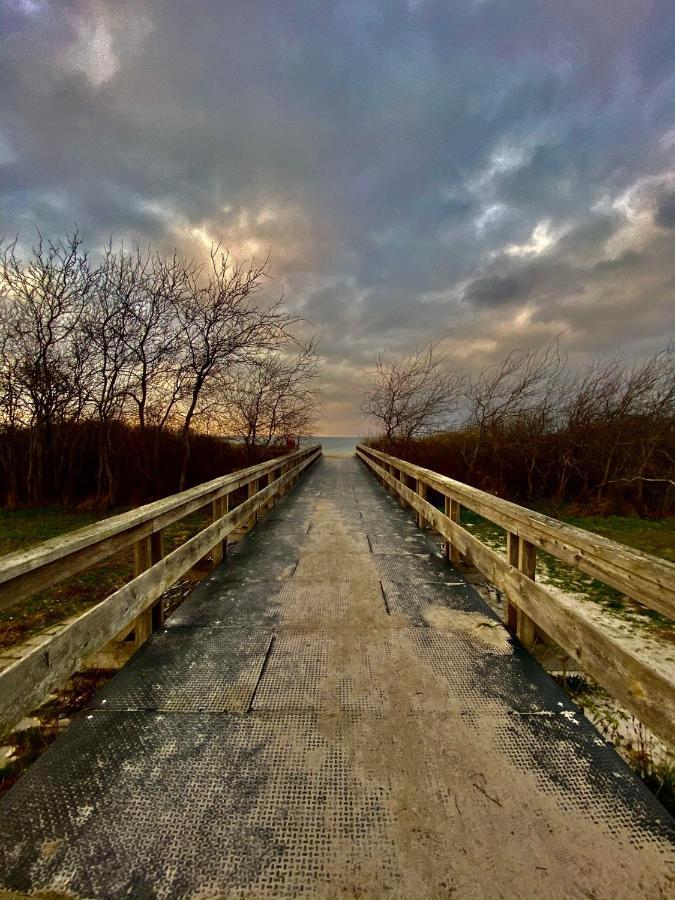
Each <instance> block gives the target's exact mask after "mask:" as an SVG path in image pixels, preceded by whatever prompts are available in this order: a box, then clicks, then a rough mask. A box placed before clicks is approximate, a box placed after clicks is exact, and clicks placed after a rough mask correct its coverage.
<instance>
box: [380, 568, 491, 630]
mask: <svg viewBox="0 0 675 900" xmlns="http://www.w3.org/2000/svg"><path fill="white" fill-rule="evenodd" d="M454 577H455V578H456V580H453V581H444V582H442V583H439V582H437V581H433V582H421V581H420V582H416V583H414V584H409V583H406V582H402V583H396V582H393V581H383V582H382V590H383V593H384V597H385V602H386V604H387V609H388V611H389V613H390V615H391V616H393V617H395V618H401V619H404V620H405V621H406V622H408V623H409V624H411V625H418V626H423V627H426V628H444V627H453V620H452V619H451V618H450V619H449V618H448V616H447V612H448V611H452V610H461V611H463V612H475V613H479V614H480V615H482V616H485V617H486V618H487V619H490V620H491V621H492V622H493V623H494V624H495V625H499V626H500V627H501V622H500V620H499V618H498V617H497V615H496V614H495V613H494V612H493V610H492V609H491V608H490V607H489V606H488V605H487V603H485V602H484V601H483V600H482V598H481V597H480V596H479V595H478V592H477V591H476V589H475V588H473V587H472V586H471V585H470V584H467V583H466V582H465V581H464V580H463V579H461V577H460V576H454ZM455 624H456V623H455Z"/></svg>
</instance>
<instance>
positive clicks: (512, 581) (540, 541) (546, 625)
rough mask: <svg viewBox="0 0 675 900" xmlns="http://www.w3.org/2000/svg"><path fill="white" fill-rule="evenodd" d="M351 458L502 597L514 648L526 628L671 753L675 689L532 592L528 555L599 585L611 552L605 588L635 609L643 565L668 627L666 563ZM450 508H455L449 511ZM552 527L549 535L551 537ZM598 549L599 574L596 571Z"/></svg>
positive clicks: (635, 656) (365, 453) (413, 472)
mask: <svg viewBox="0 0 675 900" xmlns="http://www.w3.org/2000/svg"><path fill="white" fill-rule="evenodd" d="M357 455H358V456H359V458H360V459H361V460H362V461H363V462H364V463H365V464H366V465H367V466H368V467H369V468H370V469H371V470H372V471H373V472H374V474H375V475H376V476H377V477H378V478H379V479H380V480H381V481H382V482H383V483H384V484H386V485H388V486H389V487H390V488H392V489H393V490H394V491H395V492H396V493H397V494H398V495H399V496H400V497H401V498H402V499H403V500H404V501H405V502H406V503H408V504H409V505H410V506H411V507H412V508H413V509H414V510H415V511H416V512H417V513H418V516H420V517H421V518H422V519H424V520H426V521H427V522H429V524H430V525H431V526H432V527H433V528H434V529H435V530H436V531H438V532H439V534H441V535H442V536H443V537H444V538H445V540H446V545H447V547H448V549H449V555H450V556H451V558H452V559H454V560H455V561H458V559H459V557H463V558H464V559H465V560H466V561H470V562H471V564H473V565H475V566H476V567H477V568H478V569H479V570H480V571H481V572H482V573H483V575H484V576H485V577H486V578H487V579H488V580H489V581H490V582H491V583H492V584H494V585H495V586H496V587H497V588H499V589H500V590H501V591H503V593H504V595H505V596H506V599H507V624H508V625H509V626H510V627H511V629H512V630H515V631H516V632H517V633H518V636H519V637H520V638H521V639H524V643H526V644H529V643H532V639H533V637H534V625H535V624H536V626H537V627H538V628H539V629H541V631H542V632H543V633H544V634H546V635H548V636H549V637H550V638H551V639H552V640H554V641H555V642H556V643H557V644H558V645H559V646H560V647H562V649H563V650H564V651H565V652H566V653H567V654H569V656H570V657H571V658H572V659H574V660H575V661H576V663H577V664H578V666H579V668H580V669H582V670H584V671H585V672H587V673H588V674H589V675H590V676H591V677H593V678H595V679H596V681H598V683H599V684H601V685H602V686H603V687H604V688H605V689H606V690H608V691H609V693H610V694H612V695H613V696H614V697H616V699H617V700H618V701H619V702H620V703H622V704H623V705H624V706H625V707H626V708H627V709H628V710H630V711H631V712H632V713H633V714H634V715H636V716H637V717H638V719H640V721H642V722H643V723H644V724H645V725H646V726H647V727H648V728H650V729H651V730H652V731H653V732H654V733H655V734H657V735H659V736H660V737H661V738H663V739H664V740H665V741H666V742H667V743H669V744H670V745H671V746H673V745H675V683H674V682H673V679H672V677H668V675H667V674H666V672H665V671H664V670H662V669H657V668H655V667H654V666H653V665H650V663H649V660H648V659H646V658H644V656H643V655H642V654H641V653H640V652H638V651H636V650H635V649H634V648H633V647H631V646H630V644H629V643H627V642H622V641H621V640H619V639H617V637H616V636H615V635H613V634H612V633H611V632H610V631H609V630H608V629H606V628H603V626H602V624H601V623H599V622H597V621H594V620H593V619H591V618H589V617H588V616H586V615H584V613H583V611H581V610H580V609H579V607H578V605H577V604H575V603H574V602H572V600H570V601H567V600H566V599H565V597H564V596H563V595H560V594H557V593H556V594H554V593H553V592H551V591H549V590H547V589H546V587H545V586H543V585H542V584H540V583H537V582H536V581H535V565H534V561H535V560H534V552H535V550H534V548H535V546H539V547H542V548H543V549H544V550H546V551H547V552H549V553H552V555H554V556H557V557H558V558H559V559H562V560H563V561H564V562H571V564H572V565H575V566H576V567H577V568H579V569H581V570H582V571H585V572H588V570H589V569H591V570H592V571H590V572H589V574H592V575H593V576H594V577H595V578H598V579H599V580H602V581H605V580H606V579H605V578H604V577H602V573H603V572H604V571H605V567H606V566H607V565H608V557H607V556H606V554H607V551H608V548H609V547H611V546H613V547H616V548H617V553H618V556H619V558H620V563H619V565H618V566H617V570H616V571H615V572H614V574H613V582H606V583H613V584H614V586H618V587H619V588H620V589H623V586H624V584H626V583H628V584H630V588H631V590H630V592H629V591H628V590H626V591H625V593H629V594H630V596H633V597H635V599H641V594H640V592H639V590H638V585H639V584H640V583H641V580H642V579H643V578H644V579H645V581H647V583H648V584H649V585H652V584H653V583H654V578H653V577H652V578H650V577H648V576H645V575H644V570H645V566H646V562H647V561H650V560H652V559H653V560H654V563H655V564H656V567H657V568H658V576H657V577H658V582H659V583H660V584H661V586H662V591H663V595H662V597H661V602H660V603H659V604H658V606H657V604H656V603H654V602H653V598H652V596H651V594H650V593H648V594H647V599H646V601H644V600H643V601H642V602H645V605H647V606H650V607H651V608H653V609H656V608H658V609H659V611H660V612H666V611H667V610H670V611H671V613H670V617H671V618H672V610H673V591H674V589H675V566H672V565H670V564H669V563H665V564H664V565H661V560H658V559H656V558H653V557H651V556H648V555H647V554H644V553H640V552H639V551H632V550H631V549H630V548H628V547H623V546H622V545H621V544H616V543H615V542H614V541H604V540H603V539H601V545H600V543H599V542H597V541H596V540H595V536H594V535H590V534H587V533H586V532H584V531H583V530H582V529H579V528H571V527H570V526H566V525H565V524H564V523H562V522H557V521H556V520H555V519H551V518H549V517H547V516H540V515H539V514H537V513H534V512H531V511H530V510H528V509H525V508H524V507H520V506H517V505H516V504H514V503H508V502H507V501H504V500H500V499H499V498H497V497H493V496H491V495H490V494H486V493H485V492H484V491H479V490H477V489H475V488H470V487H469V486H468V485H464V484H462V483H461V482H458V481H454V480H453V479H451V478H445V477H444V476H442V475H438V474H436V473H435V472H430V471H429V470H428V469H423V468H421V467H419V466H414V465H412V464H411V463H407V462H405V461H404V460H402V459H398V458H397V457H394V456H390V455H388V454H386V453H382V452H380V451H376V450H372V449H371V448H369V447H365V446H363V445H359V446H358V447H357ZM403 477H409V478H414V479H415V489H413V488H412V487H410V486H408V485H407V484H406V483H404V481H403ZM428 488H432V489H434V490H436V491H438V492H439V493H441V494H442V495H443V496H444V497H445V498H446V501H448V502H446V506H445V510H446V512H441V511H440V510H439V509H437V508H436V507H435V506H434V505H433V504H431V503H429V502H428V500H426V499H425V497H424V496H422V494H423V493H424V492H425V491H426V489H428ZM452 504H455V506H454V508H453V509H452V510H451V509H450V507H451V505H452ZM462 505H463V506H466V507H467V508H469V509H472V510H474V511H476V512H478V513H480V515H482V516H485V518H488V519H490V520H491V521H493V522H496V523H497V524H499V525H501V526H502V527H504V528H506V529H507V534H508V538H509V543H508V548H507V554H508V555H507V556H504V555H502V554H501V553H498V552H496V551H495V550H492V549H490V548H489V547H487V546H485V544H483V543H482V542H481V541H480V540H479V539H478V538H477V537H476V536H475V535H473V534H471V533H470V532H469V531H467V530H466V529H465V528H463V527H462V526H461V524H460V522H459V509H460V507H461V506H462ZM553 524H555V525H556V526H557V528H556V529H555V532H554V531H553ZM553 533H555V534H556V539H555V540H553V539H552V534H553ZM600 546H601V550H602V553H603V556H602V557H600V559H601V560H602V565H600V564H598V565H596V562H597V561H598V559H599V556H598V553H599V547H600ZM582 553H583V554H585V555H584V556H583V557H582V558H583V559H584V563H585V567H582V565H581V564H580V563H579V562H578V560H577V557H578V556H582ZM633 555H635V557H637V559H639V563H640V565H639V571H638V572H634V574H633V577H632V578H630V579H628V580H627V581H626V579H625V578H624V575H623V572H624V570H625V569H626V567H627V566H628V565H629V560H630V559H631V558H632V557H633ZM636 568H637V567H636ZM636 594H637V596H636Z"/></svg>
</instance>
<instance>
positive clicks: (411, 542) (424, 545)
mask: <svg viewBox="0 0 675 900" xmlns="http://www.w3.org/2000/svg"><path fill="white" fill-rule="evenodd" d="M368 546H369V548H370V550H371V552H372V553H391V554H394V555H395V556H400V555H402V554H403V555H407V554H409V553H429V552H430V550H431V547H430V542H429V541H428V540H427V539H426V538H425V537H423V536H422V535H419V534H414V533H412V534H407V535H405V536H400V535H391V534H377V533H374V532H369V533H368Z"/></svg>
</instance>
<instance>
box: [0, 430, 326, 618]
mask: <svg viewBox="0 0 675 900" xmlns="http://www.w3.org/2000/svg"><path fill="white" fill-rule="evenodd" d="M317 446H318V445H317ZM315 451H316V446H315V447H303V448H302V449H301V450H296V451H294V452H293V453H289V454H287V455H285V456H279V457H275V458H274V459H270V460H267V461H266V462H263V463H259V464H258V465H256V466H250V467H249V468H247V469H240V470H239V471H238V472H233V473H232V474H230V475H224V476H222V477H221V478H215V479H214V480H213V481H207V482H205V483H204V484H199V485H197V486H196V487H193V488H190V489H189V490H187V491H182V493H180V494H172V495H171V496H170V497H165V498H164V499H162V500H157V501H155V502H154V503H148V504H146V505H145V506H139V507H138V508H136V509H132V510H129V511H128V512H125V513H121V514H120V515H118V516H111V517H110V518H109V519H103V520H101V521H100V522H95V523H94V524H93V525H87V526H85V527H84V528H79V529H77V531H71V532H69V533H68V534H65V535H62V536H60V537H55V538H52V539H51V540H49V541H45V542H44V543H42V544H39V545H38V546H36V547H29V548H28V549H27V550H17V551H16V552H15V553H8V554H6V555H5V556H0V609H5V608H7V607H8V606H11V605H12V604H14V603H18V602H19V601H20V600H24V599H25V598H26V597H30V596H32V595H33V594H36V593H37V592H38V591H42V590H44V589H45V588H48V587H51V586H52V585H54V584H57V583H58V582H59V581H63V580H64V578H69V577H70V576H71V575H76V574H77V573H78V572H81V571H83V570H84V569H88V568H89V567H90V566H92V565H94V564H95V563H97V562H100V561H101V560H103V559H107V558H108V557H109V556H112V555H113V554H115V553H117V552H118V551H119V550H123V549H124V548H125V547H131V546H132V545H134V544H136V543H137V542H138V541H140V540H141V539H142V538H145V537H149V536H150V535H152V534H155V533H158V532H161V531H162V530H163V529H164V528H166V526H167V525H171V524H172V523H173V522H177V521H178V520H180V519H183V518H185V516H187V515H189V514H190V513H193V512H195V511H196V510H198V509H202V508H203V507H205V506H208V505H209V504H210V503H213V502H214V501H217V500H220V499H221V498H223V497H226V496H227V495H229V494H231V493H232V492H233V491H236V490H237V489H238V488H241V487H244V486H245V485H247V484H252V483H253V482H255V481H257V480H258V479H259V478H261V477H262V476H264V475H268V474H269V473H270V472H273V471H274V470H275V469H278V468H279V467H280V466H281V465H288V464H289V463H292V462H294V461H296V460H301V459H304V458H306V457H307V456H308V455H309V454H310V453H312V452H315Z"/></svg>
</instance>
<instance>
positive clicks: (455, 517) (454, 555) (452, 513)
mask: <svg viewBox="0 0 675 900" xmlns="http://www.w3.org/2000/svg"><path fill="white" fill-rule="evenodd" d="M461 511H462V507H461V505H460V503H459V501H458V500H453V499H452V497H445V515H446V516H447V517H448V518H449V519H450V520H451V521H452V522H457V524H458V525H459V521H460V515H461ZM445 556H446V558H447V559H448V561H449V562H450V564H451V565H453V566H457V565H459V564H460V562H461V561H462V555H461V553H460V552H459V548H458V547H456V546H455V545H454V544H453V543H452V541H451V540H450V538H446V540H445Z"/></svg>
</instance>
